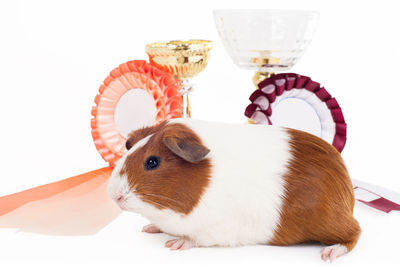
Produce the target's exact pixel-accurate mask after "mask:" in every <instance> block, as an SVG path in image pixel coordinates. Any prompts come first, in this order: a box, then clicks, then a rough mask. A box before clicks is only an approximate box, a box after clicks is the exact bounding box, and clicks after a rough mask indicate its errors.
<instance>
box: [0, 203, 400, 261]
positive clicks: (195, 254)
mask: <svg viewBox="0 0 400 267" xmlns="http://www.w3.org/2000/svg"><path fill="white" fill-rule="evenodd" d="M355 216H356V218H357V219H358V220H359V222H360V224H361V228H362V230H363V233H362V235H361V238H360V241H359V243H358V244H357V246H356V247H355V249H354V250H353V251H352V252H350V253H349V254H346V255H344V256H342V257H341V258H339V259H337V260H336V261H335V262H334V263H333V265H332V266H398V265H399V259H398V246H396V244H397V242H398V240H397V241H396V240H395V237H398V236H400V229H399V227H398V225H399V224H400V213H392V214H389V215H387V214H384V213H382V212H379V211H376V210H373V209H372V208H370V207H367V206H365V205H363V204H360V203H357V204H356V209H355ZM147 223H148V221H147V220H145V219H144V218H142V217H140V216H139V215H137V214H134V213H127V212H125V213H123V214H122V215H121V216H120V217H118V218H117V219H116V220H115V221H113V222H112V223H111V224H110V225H108V226H107V227H106V228H105V229H104V230H103V231H101V232H100V233H98V234H97V235H95V236H87V237H52V236H41V235H35V234H27V233H13V232H12V231H11V230H6V231H5V230H0V237H1V242H0V251H1V254H2V256H1V258H0V265H1V266H7V267H9V266H10V267H11V266H150V265H153V266H158V265H159V266H164V265H167V266H220V265H222V266H330V265H329V264H328V263H325V262H323V261H322V260H321V259H320V250H321V249H322V247H321V246H320V245H299V246H293V247H273V246H246V247H238V248H194V249H190V250H186V251H170V250H169V249H167V248H164V243H165V241H167V240H169V239H172V238H171V237H170V236H167V235H165V234H146V233H142V232H141V229H142V227H143V226H144V225H146V224H147ZM388 229H390V232H389V231H388Z"/></svg>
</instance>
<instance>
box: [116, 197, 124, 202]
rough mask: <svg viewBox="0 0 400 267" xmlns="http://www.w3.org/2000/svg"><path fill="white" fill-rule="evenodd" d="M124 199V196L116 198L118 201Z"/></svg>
mask: <svg viewBox="0 0 400 267" xmlns="http://www.w3.org/2000/svg"><path fill="white" fill-rule="evenodd" d="M124 199H125V198H124V197H123V196H119V197H117V198H116V200H117V202H121V201H124Z"/></svg>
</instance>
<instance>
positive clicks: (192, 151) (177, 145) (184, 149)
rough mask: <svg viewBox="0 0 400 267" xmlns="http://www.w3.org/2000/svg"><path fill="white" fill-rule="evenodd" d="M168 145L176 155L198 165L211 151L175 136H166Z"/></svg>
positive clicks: (165, 140)
mask: <svg viewBox="0 0 400 267" xmlns="http://www.w3.org/2000/svg"><path fill="white" fill-rule="evenodd" d="M163 143H164V145H166V146H167V147H168V148H169V149H170V150H171V151H172V152H173V153H174V154H175V155H177V156H179V157H181V158H183V159H184V160H186V161H189V162H191V163H196V162H199V161H201V160H202V159H204V158H205V157H206V156H207V154H208V153H209V152H210V150H209V149H208V148H207V147H205V146H203V145H202V144H200V143H199V142H196V141H194V140H189V139H187V138H179V137H173V136H166V137H164V139H163Z"/></svg>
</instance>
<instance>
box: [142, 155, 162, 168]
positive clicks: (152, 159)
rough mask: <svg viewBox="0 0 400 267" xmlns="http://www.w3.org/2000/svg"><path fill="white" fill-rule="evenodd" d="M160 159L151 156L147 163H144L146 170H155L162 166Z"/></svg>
mask: <svg viewBox="0 0 400 267" xmlns="http://www.w3.org/2000/svg"><path fill="white" fill-rule="evenodd" d="M160 161H161V160H160V158H159V157H156V156H150V157H148V158H147V159H146V161H145V163H144V168H145V169H146V170H148V171H149V170H154V169H156V168H157V167H158V166H160Z"/></svg>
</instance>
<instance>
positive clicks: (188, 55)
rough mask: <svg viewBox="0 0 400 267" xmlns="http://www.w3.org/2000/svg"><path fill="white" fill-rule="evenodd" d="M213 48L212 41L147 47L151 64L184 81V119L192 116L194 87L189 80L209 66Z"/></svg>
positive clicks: (162, 43)
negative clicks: (190, 94)
mask: <svg viewBox="0 0 400 267" xmlns="http://www.w3.org/2000/svg"><path fill="white" fill-rule="evenodd" d="M211 48H212V43H211V41H206V40H189V41H169V42H160V43H152V44H148V45H146V53H147V55H148V56H149V60H150V63H151V64H153V65H155V66H156V67H158V68H160V69H162V70H164V71H167V72H169V73H172V74H173V75H174V76H175V77H176V78H178V79H180V80H181V81H182V90H181V94H182V98H183V117H184V118H190V116H191V112H190V103H189V92H190V91H191V90H192V88H193V85H192V84H190V83H189V79H190V78H192V77H194V76H196V75H197V74H199V73H200V72H201V71H202V70H204V68H205V67H206V66H207V63H208V57H209V53H210V50H211Z"/></svg>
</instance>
